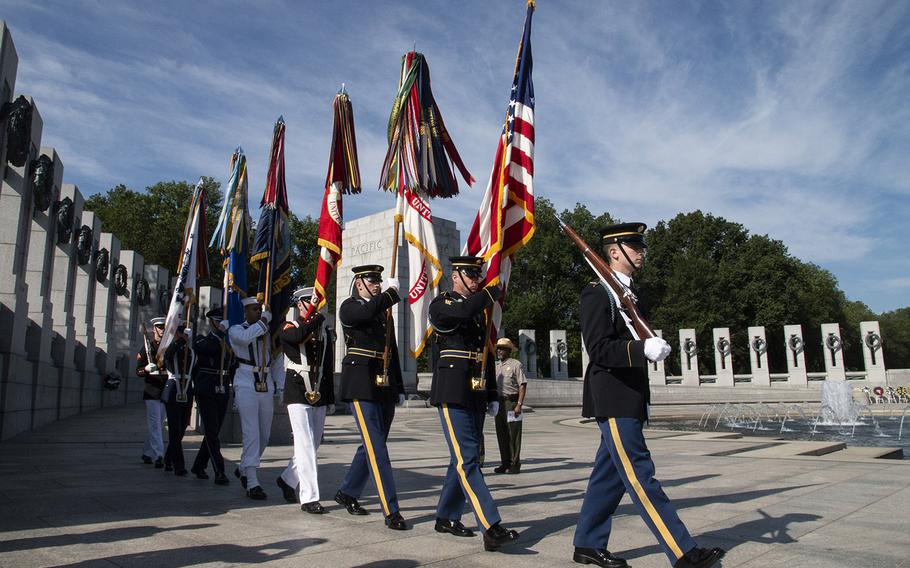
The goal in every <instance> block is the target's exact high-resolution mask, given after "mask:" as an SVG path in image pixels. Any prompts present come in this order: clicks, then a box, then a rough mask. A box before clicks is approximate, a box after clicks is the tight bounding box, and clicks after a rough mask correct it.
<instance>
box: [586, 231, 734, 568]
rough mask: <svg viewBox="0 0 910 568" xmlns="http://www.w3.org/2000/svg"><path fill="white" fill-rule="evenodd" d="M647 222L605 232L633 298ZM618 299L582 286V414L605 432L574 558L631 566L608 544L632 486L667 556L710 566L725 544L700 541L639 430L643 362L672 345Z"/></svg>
mask: <svg viewBox="0 0 910 568" xmlns="http://www.w3.org/2000/svg"><path fill="white" fill-rule="evenodd" d="M645 228H646V227H645V225H644V223H623V224H619V225H612V226H609V227H607V228H605V229H604V230H603V231H602V232H601V235H602V238H603V252H604V256H605V257H606V259H607V262H608V263H609V264H610V267H611V268H612V269H613V270H614V272H615V273H616V276H617V278H618V279H619V281H620V282H621V284H622V285H623V286H624V287H625V288H626V290H627V291H628V293H629V294H630V295H631V296H632V297H633V298H635V295H634V293H633V288H632V275H633V274H634V273H635V271H636V270H637V269H639V268H641V266H642V264H643V262H644V258H645V251H646V245H645V240H644V231H645ZM634 301H636V302H637V300H634ZM620 305H621V304H620V302H619V298H616V297H615V296H614V294H613V292H612V291H611V290H608V289H607V288H606V286H604V285H602V284H601V283H600V282H592V283H591V284H589V285H588V286H586V287H585V289H584V290H583V291H582V293H581V309H580V310H579V312H580V319H581V333H582V337H583V338H584V344H585V347H586V348H587V350H588V356H589V358H590V364H589V365H588V368H587V371H586V372H585V382H584V401H583V404H582V416H585V417H587V418H595V419H596V420H597V424H598V426H599V427H600V431H601V440H600V448H599V449H598V450H597V456H596V457H595V458H594V468H593V471H591V477H590V479H589V480H588V488H587V491H586V492H585V498H584V502H583V503H582V506H581V513H580V514H579V517H578V525H577V527H576V529H575V539H574V544H575V554H574V556H573V559H574V560H575V562H578V563H580V564H595V565H597V566H608V567H610V568H624V567H625V566H627V563H626V561H625V560H624V559H622V558H619V557H617V556H614V555H613V554H611V553H610V551H608V550H607V541H608V540H609V538H610V526H611V520H612V517H613V513H614V512H615V511H616V507H617V506H618V505H619V502H620V500H621V499H622V497H623V495H625V494H626V493H628V494H629V496H630V497H631V498H632V502H633V503H634V504H635V506H636V508H637V509H638V514H639V515H641V518H642V519H643V520H644V521H645V524H646V525H647V526H648V528H649V529H651V532H653V533H654V536H655V537H657V540H658V542H659V543H660V545H661V547H662V548H663V550H664V552H665V553H666V555H667V558H668V559H669V560H670V564H672V565H674V566H675V567H676V568H707V567H708V566H713V565H714V564H716V563H717V562H718V561H719V560H720V559H721V557H722V556H723V555H724V551H723V550H721V549H719V548H714V549H711V550H708V549H704V548H698V547H697V546H696V544H695V541H694V540H693V539H692V537H691V536H690V535H689V531H688V530H687V529H686V526H685V525H684V524H683V522H682V521H681V520H680V519H679V516H678V515H677V514H676V509H675V508H674V507H673V504H672V503H671V502H670V499H669V498H668V497H667V495H666V494H665V493H664V491H663V488H662V487H661V485H660V482H659V481H657V480H656V479H655V478H654V462H653V461H652V460H651V454H650V453H649V451H648V447H647V445H646V444H645V438H644V435H643V433H642V427H643V425H644V422H645V421H646V420H647V418H648V414H647V412H648V403H649V401H650V391H649V389H648V373H647V369H646V365H647V364H648V361H663V360H664V359H665V358H666V357H667V355H669V354H670V345H669V344H668V343H667V342H666V341H664V340H663V339H661V338H659V337H650V338H647V339H644V340H639V339H635V336H633V332H632V329H631V326H630V325H628V324H627V323H626V321H625V314H624V312H622V310H620V308H619V306H620Z"/></svg>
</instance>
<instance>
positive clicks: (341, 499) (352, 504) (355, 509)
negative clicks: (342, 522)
mask: <svg viewBox="0 0 910 568" xmlns="http://www.w3.org/2000/svg"><path fill="white" fill-rule="evenodd" d="M335 502H336V503H338V504H339V505H344V508H345V509H347V510H348V513H350V514H352V515H369V514H370V513H369V512H368V511H367V510H366V509H364V508H363V507H361V506H360V503H358V502H357V499H355V498H354V497H351V496H350V495H348V494H347V493H344V492H343V491H341V490H340V489H339V490H338V493H336V494H335Z"/></svg>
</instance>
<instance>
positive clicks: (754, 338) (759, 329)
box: [749, 325, 771, 387]
mask: <svg viewBox="0 0 910 568" xmlns="http://www.w3.org/2000/svg"><path fill="white" fill-rule="evenodd" d="M749 364H750V368H751V369H752V386H758V387H767V386H771V371H770V370H769V369H768V340H767V339H766V338H765V328H764V326H760V325H758V326H750V327H749Z"/></svg>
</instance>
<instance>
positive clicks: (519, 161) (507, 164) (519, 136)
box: [464, 1, 534, 341]
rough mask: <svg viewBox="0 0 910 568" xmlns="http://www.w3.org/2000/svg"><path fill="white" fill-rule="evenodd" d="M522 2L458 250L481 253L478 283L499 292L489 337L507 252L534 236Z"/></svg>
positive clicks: (498, 316) (527, 44) (528, 63)
mask: <svg viewBox="0 0 910 568" xmlns="http://www.w3.org/2000/svg"><path fill="white" fill-rule="evenodd" d="M533 14H534V2H533V1H529V2H528V12H527V16H526V17H525V26H524V33H523V34H522V37H521V43H519V45H518V57H517V59H516V61H515V76H514V79H513V80H512V92H511V96H510V98H509V108H508V111H507V112H506V120H505V126H504V127H503V130H502V135H501V136H500V139H499V146H498V147H497V149H496V159H495V161H494V163H493V171H492V173H491V175H490V181H489V182H488V183H487V189H486V192H485V193H484V196H483V201H481V204H480V210H479V211H478V212H477V217H476V218H475V219H474V225H473V226H472V227H471V232H470V233H469V234H468V239H467V242H466V243H465V248H464V254H469V255H476V256H482V257H483V258H484V260H486V262H487V274H486V279H485V281H484V286H493V285H496V284H500V285H501V286H502V287H503V294H502V296H501V297H500V299H499V301H498V302H497V303H496V304H494V306H493V326H492V328H491V330H490V338H489V340H490V341H494V340H495V339H496V337H497V335H498V333H499V327H500V324H501V322H502V307H503V303H504V301H505V296H506V294H505V290H506V288H507V287H508V284H509V275H510V273H511V270H512V255H513V254H515V251H517V250H518V249H520V248H521V247H523V246H524V245H525V244H527V243H528V241H530V240H531V237H532V236H533V235H534V183H533V179H534V84H533V82H532V81H531V68H532V59H531V18H532V16H533Z"/></svg>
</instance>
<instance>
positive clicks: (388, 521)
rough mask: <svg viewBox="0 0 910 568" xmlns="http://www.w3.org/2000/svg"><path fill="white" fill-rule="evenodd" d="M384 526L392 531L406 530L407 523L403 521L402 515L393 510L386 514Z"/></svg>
mask: <svg viewBox="0 0 910 568" xmlns="http://www.w3.org/2000/svg"><path fill="white" fill-rule="evenodd" d="M385 526H387V527H389V528H390V529H392V530H393V531H406V530H408V524H407V523H406V522H405V521H404V517H402V516H401V513H399V512H398V511H395V512H394V513H391V514H389V515H386V518H385Z"/></svg>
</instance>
